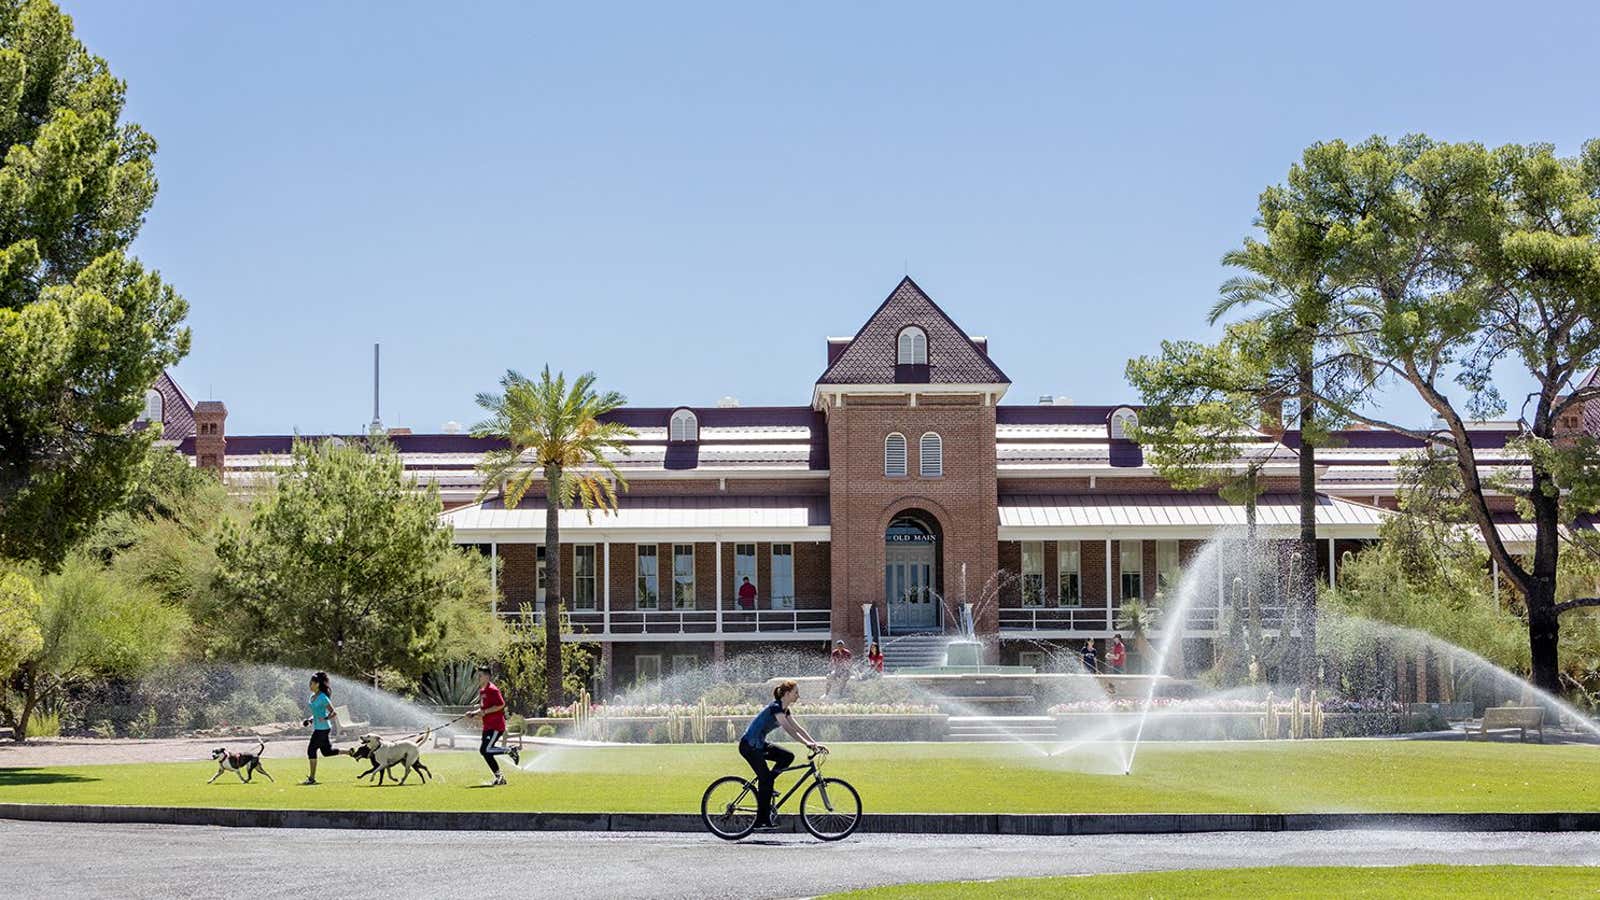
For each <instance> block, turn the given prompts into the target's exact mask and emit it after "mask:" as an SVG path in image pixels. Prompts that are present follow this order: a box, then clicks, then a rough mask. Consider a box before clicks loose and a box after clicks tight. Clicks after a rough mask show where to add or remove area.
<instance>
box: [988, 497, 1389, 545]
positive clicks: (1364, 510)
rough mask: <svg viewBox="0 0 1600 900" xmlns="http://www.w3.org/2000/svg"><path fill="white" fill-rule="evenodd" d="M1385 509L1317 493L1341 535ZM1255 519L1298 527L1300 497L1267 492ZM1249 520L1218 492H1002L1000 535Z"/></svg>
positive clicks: (1369, 524)
mask: <svg viewBox="0 0 1600 900" xmlns="http://www.w3.org/2000/svg"><path fill="white" fill-rule="evenodd" d="M1385 515H1386V513H1385V512H1384V511H1383V510H1381V509H1378V508H1377V507H1373V506H1367V505H1365V504H1361V503H1352V502H1351V501H1349V500H1341V499H1339V498H1336V497H1329V496H1327V495H1325V494H1318V495H1317V529H1318V531H1319V532H1323V531H1327V532H1337V536H1340V537H1345V536H1351V537H1357V536H1367V535H1368V534H1369V533H1370V534H1372V535H1375V534H1376V532H1377V528H1378V524H1379V523H1380V522H1382V521H1383V517H1384V516H1385ZM1256 525H1257V527H1258V528H1262V529H1267V530H1270V531H1282V530H1285V529H1293V528H1298V527H1299V525H1300V507H1299V498H1298V497H1296V496H1295V495H1293V494H1266V495H1263V496H1262V497H1261V498H1260V500H1258V501H1257V503H1256ZM1244 526H1245V509H1244V507H1243V506H1239V505H1236V504H1232V503H1228V502H1226V501H1224V500H1223V499H1222V498H1220V497H1218V496H1216V495H1215V494H1054V495H1052V494H1026V495H1016V496H1008V497H1001V498H1000V529H1001V537H1006V536H1007V535H1006V533H1005V532H1007V531H1013V533H1026V532H1037V531H1042V530H1059V531H1068V530H1073V529H1081V530H1083V531H1085V532H1097V533H1106V532H1114V531H1121V530H1124V529H1126V530H1142V531H1151V530H1155V531H1161V532H1187V531H1194V532H1197V533H1199V532H1205V533H1207V534H1209V533H1210V532H1212V531H1214V530H1215V529H1218V528H1233V527H1238V528H1242V527H1244ZM1328 536H1335V535H1333V534H1329V535H1328Z"/></svg>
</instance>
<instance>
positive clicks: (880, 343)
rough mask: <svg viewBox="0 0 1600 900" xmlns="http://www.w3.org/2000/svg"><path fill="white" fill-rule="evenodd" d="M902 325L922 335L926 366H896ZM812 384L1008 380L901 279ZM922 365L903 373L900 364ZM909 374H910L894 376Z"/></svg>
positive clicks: (913, 284) (909, 282)
mask: <svg viewBox="0 0 1600 900" xmlns="http://www.w3.org/2000/svg"><path fill="white" fill-rule="evenodd" d="M907 325H916V326H918V327H920V328H921V329H922V330H923V331H925V332H927V334H928V365H927V366H926V367H923V366H905V367H901V366H898V365H896V363H897V361H898V360H897V356H896V354H897V350H898V338H899V336H900V331H901V330H902V329H904V328H905V327H906V326H907ZM829 355H830V356H831V357H832V358H833V361H832V363H831V364H830V365H829V366H828V369H827V371H825V372H823V373H822V377H821V378H818V379H817V383H818V384H895V383H896V382H909V383H923V384H1010V383H1011V379H1010V378H1007V377H1006V373H1004V372H1002V371H1000V367H999V366H997V365H995V364H994V362H993V361H992V360H990V359H989V355H988V354H987V353H985V352H984V350H983V348H981V347H979V346H978V344H977V343H976V342H974V341H973V340H972V338H971V337H969V336H968V335H967V333H966V332H965V331H962V330H961V327H960V326H958V325H957V324H956V323H955V322H954V321H952V320H951V318H950V317H949V316H948V315H946V314H945V311H944V310H942V309H940V308H939V305H938V304H937V303H934V302H933V300H932V299H930V298H929V297H928V295H927V294H926V293H924V292H923V290H922V288H920V287H918V286H917V283H916V282H915V281H912V280H911V278H910V276H907V277H905V278H902V279H901V280H900V283H899V284H898V285H896V286H895V289H894V290H893V291H891V292H890V293H889V296H888V297H887V298H885V299H884V301H883V304H882V305H880V306H879V307H878V309H877V311H876V312H874V313H873V314H872V317H871V318H869V319H867V323H866V324H865V325H862V326H861V330H860V331H858V332H856V336H855V337H853V338H851V339H850V343H849V344H848V345H846V346H845V347H844V349H843V350H840V351H839V352H838V353H837V354H832V353H830V354H829ZM903 368H904V369H912V368H915V369H919V370H920V369H924V368H925V369H926V371H925V372H921V371H919V372H916V373H904V372H902V371H901V369H903ZM901 375H909V376H910V377H897V376H901Z"/></svg>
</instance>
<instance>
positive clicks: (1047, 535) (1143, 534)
mask: <svg viewBox="0 0 1600 900" xmlns="http://www.w3.org/2000/svg"><path fill="white" fill-rule="evenodd" d="M1243 530H1244V528H1243V526H1240V525H1118V526H1115V527H1110V528H1107V527H1105V526H1092V525H1082V526H1061V525H1002V526H1000V540H1002V541H1085V540H1108V539H1109V540H1120V539H1127V540H1210V539H1211V538H1215V537H1217V536H1218V535H1219V534H1227V535H1232V534H1235V533H1241V534H1242V533H1243ZM1256 534H1257V536H1259V537H1261V538H1263V539H1270V540H1293V539H1295V538H1298V537H1299V536H1300V526H1299V525H1260V526H1257V528H1256ZM1377 536H1378V529H1377V526H1374V525H1318V526H1317V537H1318V538H1340V539H1357V538H1359V539H1376V538H1377Z"/></svg>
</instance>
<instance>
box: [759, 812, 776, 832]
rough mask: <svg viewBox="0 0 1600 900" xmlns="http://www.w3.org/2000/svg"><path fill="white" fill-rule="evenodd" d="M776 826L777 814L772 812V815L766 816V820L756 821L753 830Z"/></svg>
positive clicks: (765, 829) (768, 828) (769, 828)
mask: <svg viewBox="0 0 1600 900" xmlns="http://www.w3.org/2000/svg"><path fill="white" fill-rule="evenodd" d="M777 827H778V814H777V813H773V814H772V815H770V816H767V820H766V821H765V822H757V823H756V829H755V830H756V831H772V830H773V829H775V828H777Z"/></svg>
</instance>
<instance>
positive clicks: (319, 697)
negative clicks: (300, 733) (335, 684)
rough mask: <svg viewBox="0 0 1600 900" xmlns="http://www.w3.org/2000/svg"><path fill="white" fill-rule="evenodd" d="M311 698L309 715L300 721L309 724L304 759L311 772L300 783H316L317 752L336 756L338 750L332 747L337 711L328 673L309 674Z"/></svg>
mask: <svg viewBox="0 0 1600 900" xmlns="http://www.w3.org/2000/svg"><path fill="white" fill-rule="evenodd" d="M310 686H311V700H310V701H309V703H308V704H307V705H308V706H310V707H311V715H310V716H308V717H306V718H305V719H304V720H302V721H301V722H300V724H301V725H310V726H311V743H309V744H307V745H306V759H307V760H308V761H309V763H310V765H311V774H310V775H307V776H306V780H305V781H302V782H300V783H301V784H303V785H305V784H316V783H317V754H318V753H321V754H322V755H323V756H338V755H339V751H337V750H335V749H333V741H332V740H331V737H332V734H333V723H335V722H337V721H339V713H338V712H337V711H336V710H335V709H334V708H333V689H332V688H330V687H329V686H328V673H327V672H317V673H315V674H313V675H312V676H311V685H310Z"/></svg>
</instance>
